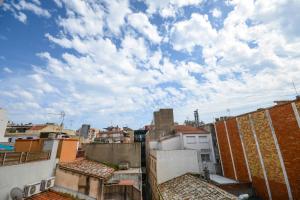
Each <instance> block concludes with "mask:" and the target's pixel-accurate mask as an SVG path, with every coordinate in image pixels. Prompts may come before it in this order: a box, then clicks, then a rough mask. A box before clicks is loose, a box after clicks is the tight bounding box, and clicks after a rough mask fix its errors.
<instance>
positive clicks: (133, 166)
mask: <svg viewBox="0 0 300 200" xmlns="http://www.w3.org/2000/svg"><path fill="white" fill-rule="evenodd" d="M85 158H86V159H88V160H92V161H95V162H99V163H103V164H105V165H107V166H110V167H112V168H114V169H115V171H114V173H113V175H112V176H111V178H110V179H109V180H107V182H106V183H105V187H104V188H105V192H104V193H105V194H104V196H105V197H106V198H108V199H119V198H121V196H122V195H125V196H128V198H129V197H130V198H129V199H136V200H137V199H139V200H140V199H141V198H142V168H141V144H140V143H111V144H103V143H91V144H88V145H87V146H86V147H85Z"/></svg>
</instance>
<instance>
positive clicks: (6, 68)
mask: <svg viewBox="0 0 300 200" xmlns="http://www.w3.org/2000/svg"><path fill="white" fill-rule="evenodd" d="M3 71H5V72H6V73H13V71H12V70H11V69H10V68H8V67H4V68H3Z"/></svg>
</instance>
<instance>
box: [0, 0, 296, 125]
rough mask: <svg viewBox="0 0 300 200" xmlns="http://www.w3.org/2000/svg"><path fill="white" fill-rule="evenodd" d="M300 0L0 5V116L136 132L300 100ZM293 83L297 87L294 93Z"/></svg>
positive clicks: (76, 0)
mask: <svg viewBox="0 0 300 200" xmlns="http://www.w3.org/2000/svg"><path fill="white" fill-rule="evenodd" d="M299 10H300V1H299V0H276V1H272V0H255V1H253V0H247V1H245V0H240V1H238V0H226V1H225V0H224V1H219V0H170V1H167V0H164V1H161V0H144V1H142V0H136V1H129V0H101V1H100V0H84V1H83V0H82V1H81V0H52V1H51V0H49V1H41V0H26V1H25V0H20V1H14V0H11V1H5V0H4V3H2V4H1V5H0V107H2V108H4V109H6V111H7V113H8V117H9V119H10V120H12V121H14V122H18V123H28V122H33V123H45V122H56V123H59V122H60V120H61V119H60V115H57V114H59V113H60V112H61V111H64V112H65V113H66V116H65V126H66V127H67V128H72V129H77V128H79V127H80V125H81V124H83V123H88V124H91V125H92V126H93V127H97V128H103V127H107V126H110V125H119V126H129V127H132V128H140V127H143V126H144V125H146V124H149V123H151V120H152V118H153V111H155V110H158V109H159V108H173V109H174V116H175V120H176V121H177V122H179V123H182V122H183V121H184V120H186V119H189V120H192V119H193V111H194V110H196V109H198V110H199V118H200V120H203V121H205V122H213V120H214V118H215V117H219V116H224V115H237V114H242V113H244V112H249V111H252V110H256V109H258V108H262V107H266V106H270V105H273V101H274V100H282V99H294V98H295V96H296V94H297V92H300V79H299V77H300V26H299V21H300V12H299ZM293 84H294V85H295V88H294V87H293Z"/></svg>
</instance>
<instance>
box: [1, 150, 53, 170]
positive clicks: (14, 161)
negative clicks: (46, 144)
mask: <svg viewBox="0 0 300 200" xmlns="http://www.w3.org/2000/svg"><path fill="white" fill-rule="evenodd" d="M50 156H51V152H4V153H0V167H1V166H8V165H18V164H22V163H28V162H33V161H40V160H49V159H50Z"/></svg>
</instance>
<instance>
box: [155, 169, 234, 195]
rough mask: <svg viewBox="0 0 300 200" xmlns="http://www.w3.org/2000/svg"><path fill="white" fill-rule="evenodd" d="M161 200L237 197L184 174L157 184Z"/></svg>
mask: <svg viewBox="0 0 300 200" xmlns="http://www.w3.org/2000/svg"><path fill="white" fill-rule="evenodd" d="M158 189H159V192H160V196H161V198H162V199H163V200H182V199H189V200H198V199H207V200H218V199H222V200H234V199H236V200H237V199H238V198H237V197H235V196H233V195H232V194H230V193H228V192H226V191H224V190H222V189H220V188H218V187H216V186H214V185H212V184H209V183H207V182H205V181H202V180H200V179H199V178H197V177H195V176H193V175H190V174H185V175H182V176H179V177H176V178H174V179H172V180H169V181H167V182H164V183H162V184H160V185H158Z"/></svg>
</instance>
